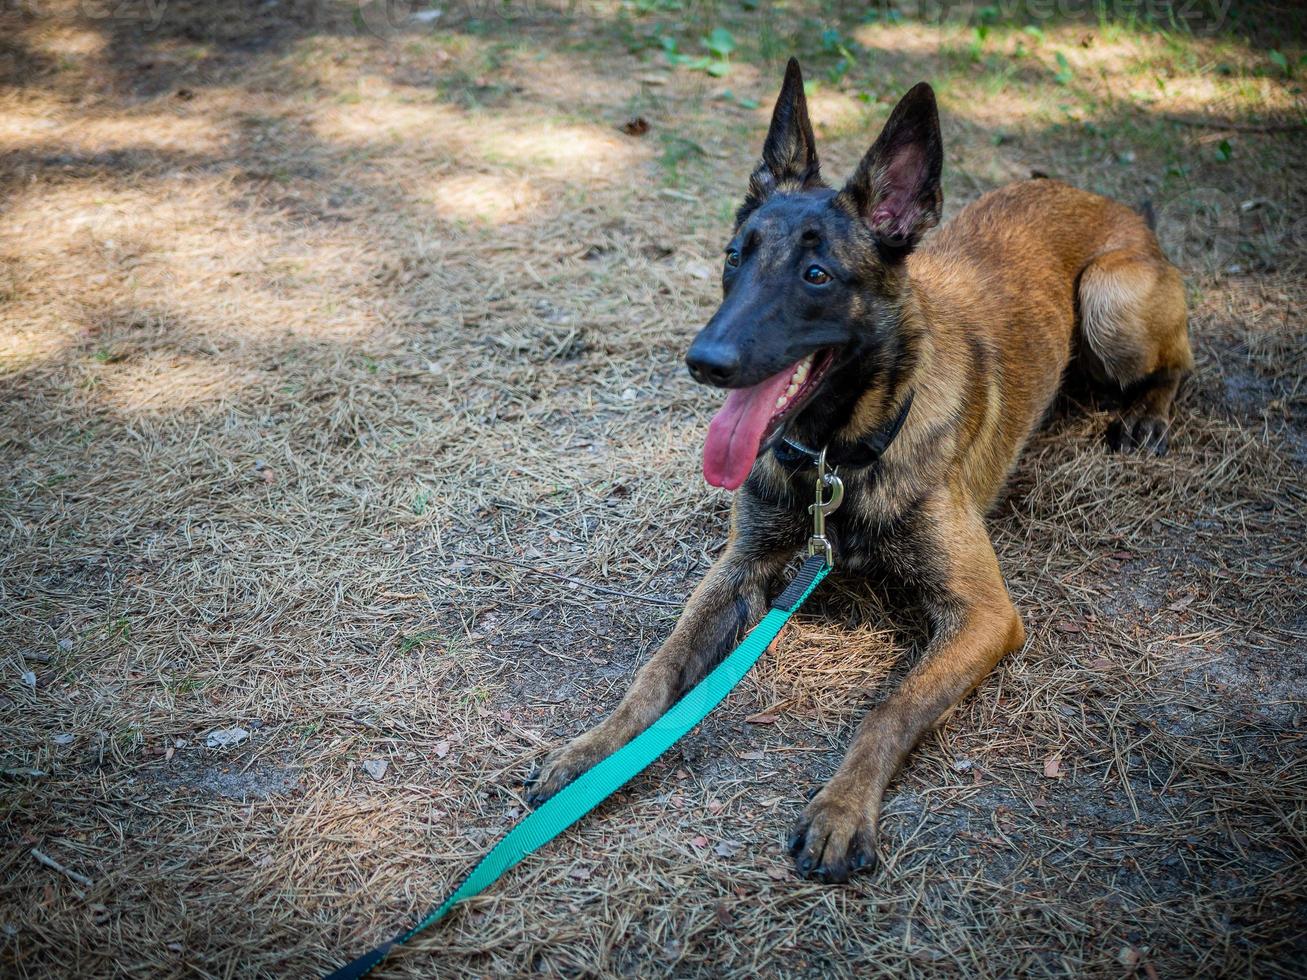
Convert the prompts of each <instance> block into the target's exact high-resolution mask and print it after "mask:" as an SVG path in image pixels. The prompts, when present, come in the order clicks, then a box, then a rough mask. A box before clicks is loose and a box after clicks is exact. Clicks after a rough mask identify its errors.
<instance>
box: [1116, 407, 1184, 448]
mask: <svg viewBox="0 0 1307 980" xmlns="http://www.w3.org/2000/svg"><path fill="white" fill-rule="evenodd" d="M1170 428H1171V426H1170V423H1169V422H1167V420H1166V419H1164V418H1162V417H1161V416H1160V415H1134V416H1131V415H1127V416H1123V417H1122V418H1119V419H1117V420H1116V421H1114V422H1113V423H1112V424H1111V425H1109V426H1108V428H1107V444H1108V446H1109V447H1111V449H1112V450H1113V451H1114V452H1118V453H1129V452H1137V451H1140V450H1151V451H1152V452H1153V453H1154V454H1155V455H1157V456H1165V455H1166V449H1167V433H1168V431H1169V430H1170Z"/></svg>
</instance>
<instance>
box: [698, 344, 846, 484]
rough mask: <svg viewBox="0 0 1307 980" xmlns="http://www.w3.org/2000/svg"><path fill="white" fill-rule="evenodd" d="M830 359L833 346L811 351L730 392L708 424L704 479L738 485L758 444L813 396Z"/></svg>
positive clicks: (744, 476)
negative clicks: (784, 366)
mask: <svg viewBox="0 0 1307 980" xmlns="http://www.w3.org/2000/svg"><path fill="white" fill-rule="evenodd" d="M834 360H835V351H834V350H833V349H832V348H825V349H824V350H818V351H813V352H812V353H811V354H809V355H808V356H807V357H805V358H804V359H803V360H801V361H799V363H797V364H792V365H790V366H789V367H787V368H786V369H785V370H784V371H781V372H779V373H777V374H774V375H772V376H771V377H770V378H768V379H767V380H766V381H761V382H759V383H758V384H756V385H754V386H753V387H752V388H737V389H735V390H734V391H732V392H731V394H730V396H729V397H728V398H727V399H726V404H725V405H723V406H722V407H721V410H720V411H719V412H718V413H717V415H716V416H715V417H714V418H713V420H712V424H711V425H709V426H708V440H707V441H706V442H705V443H704V447H703V475H704V479H706V480H707V481H708V482H709V483H711V484H712V485H713V486H715V487H724V488H725V489H727V490H735V489H736V488H738V487H739V486H740V484H742V483H743V482H744V480H745V478H746V477H747V476H748V475H749V471H750V470H751V469H753V461H754V460H755V459H757V458H758V449H759V447H761V446H762V444H763V442H764V441H766V439H767V437H768V436H770V435H771V434H772V433H773V432H775V431H776V430H777V429H778V428H779V427H780V426H781V425H782V424H783V423H784V422H785V420H786V419H788V418H789V417H790V416H792V415H793V414H794V413H795V412H797V411H798V410H799V409H800V408H802V407H803V406H804V404H805V403H806V402H807V401H808V400H809V399H810V398H811V397H812V396H813V394H814V393H815V392H816V390H817V386H818V385H819V384H820V383H821V379H822V376H823V375H825V373H826V372H827V371H828V370H829V369H830V366H831V364H832V363H833V362H834Z"/></svg>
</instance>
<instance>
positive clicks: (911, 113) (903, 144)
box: [839, 82, 944, 257]
mask: <svg viewBox="0 0 1307 980" xmlns="http://www.w3.org/2000/svg"><path fill="white" fill-rule="evenodd" d="M943 165H944V144H943V140H942V139H941V137H940V133H939V111H938V110H937V109H936V108H935V92H934V90H933V89H932V88H931V87H930V86H929V85H927V84H926V83H925V82H919V83H917V84H916V85H914V86H913V87H912V90H911V91H910V92H908V94H907V95H905V96H903V98H902V99H900V100H899V104H898V105H896V106H895V107H894V111H893V112H892V113H890V117H889V121H888V122H886V123H885V128H884V129H883V130H881V133H880V136H878V137H877V138H876V142H875V143H873V144H872V145H871V149H870V150H868V151H867V155H866V156H864V157H863V158H862V162H861V163H860V164H858V169H857V170H855V171H854V172H853V176H852V177H850V178H849V182H848V183H847V184H845V185H844V189H843V190H841V191H840V193H839V197H840V200H841V201H842V202H843V203H844V204H845V205H846V206H847V207H849V208H850V209H851V210H852V211H854V212H855V213H856V214H858V215H859V216H861V218H862V220H864V221H865V222H867V224H868V226H870V228H871V230H872V231H873V232H874V233H875V235H876V238H877V240H878V241H879V242H880V245H881V249H882V251H883V252H885V253H886V254H887V255H889V256H890V257H902V256H903V255H906V254H907V253H908V252H910V251H911V250H912V248H913V247H914V246H915V245H916V244H917V242H918V240H920V238H921V236H922V235H923V234H924V233H925V232H926V231H927V230H929V229H930V228H933V227H934V226H935V225H937V224H939V214H940V209H941V207H942V206H943V203H944V198H943V195H942V194H941V193H940V189H939V175H940V171H941V170H942V169H943Z"/></svg>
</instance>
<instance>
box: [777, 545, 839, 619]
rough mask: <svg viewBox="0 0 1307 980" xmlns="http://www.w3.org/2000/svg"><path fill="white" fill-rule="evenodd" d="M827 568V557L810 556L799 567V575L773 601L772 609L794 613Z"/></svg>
mask: <svg viewBox="0 0 1307 980" xmlns="http://www.w3.org/2000/svg"><path fill="white" fill-rule="evenodd" d="M825 567H826V556H825V555H810V556H809V557H808V558H807V559H806V560H805V561H804V563H803V564H802V565H800V566H799V571H798V574H796V575H795V576H794V578H793V579H792V580H791V581H790V584H789V585H787V586H786V587H785V591H784V592H782V593H781V594H780V595H778V596H777V597H776V598H775V599H773V600H772V601H771V607H772V608H773V609H783V610H785V612H794V610H795V609H796V608H797V607H798V605H799V603H800V602H802V601H803V597H804V596H806V595H807V594H808V590H809V589H811V588H812V583H813V581H814V580H815V579H816V578H817V576H818V575H820V574H821V572H822V569H824V568H825Z"/></svg>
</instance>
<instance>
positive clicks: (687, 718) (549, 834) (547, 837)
mask: <svg viewBox="0 0 1307 980" xmlns="http://www.w3.org/2000/svg"><path fill="white" fill-rule="evenodd" d="M828 572H830V565H829V564H827V562H826V556H825V555H824V554H818V555H813V556H812V557H810V558H808V559H807V560H806V561H805V562H804V563H803V565H802V567H801V568H800V569H799V572H798V574H797V575H796V576H795V577H794V580H793V581H792V582H790V584H789V585H788V586H787V587H786V589H785V591H784V592H782V593H781V594H780V595H779V596H778V597H777V598H776V599H775V600H774V601H773V602H772V606H771V609H770V610H768V612H767V615H766V616H764V617H763V618H762V620H761V621H760V622H759V623H758V625H757V626H755V627H754V628H753V629H752V630H750V631H749V634H748V635H747V636H746V637H745V638H744V640H743V641H742V642H741V643H740V645H739V646H737V647H736V648H735V649H734V650H732V651H731V653H730V654H729V655H728V656H727V657H726V659H725V660H723V661H722V662H721V663H720V664H718V665H717V667H716V668H714V669H713V670H712V672H711V673H709V674H708V676H707V677H705V678H704V679H703V680H701V681H700V682H699V683H698V684H696V685H695V686H694V687H693V688H691V689H690V691H689V692H688V693H687V694H686V695H685V696H684V697H683V698H681V700H679V701H677V702H676V704H674V705H672V707H671V708H669V709H668V710H667V713H666V714H664V715H663V716H662V717H661V718H659V719H658V720H657V721H655V722H654V723H653V724H652V725H651V726H650V727H649V728H647V729H645V730H644V731H643V732H641V733H640V734H639V735H637V736H636V737H635V738H633V739H632V740H631V741H630V742H628V743H627V744H626V745H624V746H623V747H622V748H620V749H618V750H617V751H616V752H614V753H613V754H612V755H610V756H608V758H606V759H604V760H603V761H602V762H600V763H598V764H596V765H595V766H594V767H593V768H592V769H589V770H587V771H586V772H584V773H582V774H581V775H580V776H578V777H577V778H576V779H575V780H574V781H573V782H571V783H569V784H568V785H567V786H565V787H563V788H562V789H561V790H559V791H558V793H557V794H556V795H554V796H551V797H550V798H549V799H548V800H546V801H545V802H544V803H543V804H541V805H540V807H539V808H538V809H536V810H533V811H531V812H530V813H528V814H527V815H526V816H524V817H523V818H522V819H521V820H519V821H518V822H517V823H516V824H514V825H513V827H512V828H510V829H509V831H508V833H506V834H505V835H504V836H503V837H502V838H500V840H499V843H498V844H496V845H495V846H494V847H493V848H491V849H490V852H489V853H488V854H486V856H485V857H483V858H482V859H481V861H480V862H479V863H478V864H477V865H476V867H474V868H473V869H472V870H471V872H469V873H468V875H467V876H466V877H465V878H464V879H463V880H462V881H461V882H460V883H459V884H458V886H457V887H456V888H455V889H454V890H453V891H452V892H450V893H449V895H448V896H447V897H446V898H445V900H444V901H442V902H441V903H440V904H439V905H438V906H436V908H435V909H433V910H432V911H431V912H430V913H429V914H428V915H427V916H426V917H425V918H424V919H422V921H420V922H419V923H418V924H417V925H415V926H414V927H413V928H412V929H409V930H407V931H406V932H401V933H400V934H399V935H398V936H396V937H395V938H394V939H392V940H390V941H389V942H387V943H383V944H382V945H380V946H378V947H377V948H376V949H374V950H372V951H371V952H368V953H365V954H363V955H362V956H360V957H359V958H358V959H356V960H354V961H353V962H352V963H348V964H346V965H345V966H343V967H341V968H340V969H339V970H337V971H336V972H334V973H331V974H329V975H328V976H327V977H326V980H355V978H357V977H362V976H365V975H366V974H367V973H368V972H369V971H370V970H371V969H372V968H373V967H374V966H376V965H377V964H378V963H380V962H381V961H382V960H383V959H385V957H386V954H387V953H389V952H390V951H391V950H392V949H394V948H395V947H396V946H402V945H403V944H404V943H406V942H408V941H409V940H410V939H412V938H413V937H414V936H416V935H417V934H418V933H419V932H421V931H422V930H423V929H426V928H427V927H428V926H430V925H432V924H434V923H436V922H438V921H439V920H440V919H442V918H443V917H444V915H445V913H447V912H448V911H449V910H450V909H452V908H453V907H454V906H455V905H457V904H458V903H459V902H461V901H463V900H464V899H466V898H471V897H472V896H473V895H477V894H479V893H481V892H482V891H484V890H485V889H487V888H489V887H490V886H491V885H493V884H494V883H495V882H496V881H498V880H499V878H500V876H501V875H503V874H504V872H505V871H507V870H508V869H509V868H511V867H512V866H513V865H515V864H517V863H518V862H519V861H521V860H522V858H524V857H526V856H527V855H528V854H530V853H531V852H532V851H535V850H537V849H539V848H541V847H543V846H544V845H545V844H547V843H549V842H550V841H551V840H553V839H554V838H555V837H557V836H558V835H559V834H561V833H562V832H563V831H564V830H566V829H567V828H568V827H570V826H572V824H574V823H576V822H577V821H578V820H580V819H581V818H582V817H584V816H585V815H586V814H587V813H589V812H590V811H591V810H593V809H594V808H595V807H597V806H598V805H599V804H600V803H602V802H603V801H604V800H606V799H607V798H608V797H610V796H612V795H613V793H615V792H617V790H619V789H621V788H622V787H623V786H624V785H626V783H628V782H630V781H631V780H632V779H634V778H635V777H636V776H638V775H639V774H640V773H641V772H643V771H644V770H645V769H646V768H648V766H649V765H650V764H651V763H652V762H653V761H654V760H655V759H657V758H658V757H659V756H660V755H662V754H663V753H664V752H666V751H667V750H668V749H669V748H671V747H672V745H673V744H675V743H676V742H677V741H678V740H679V739H680V738H681V736H682V735H684V734H685V733H686V732H688V731H689V730H690V729H691V728H693V727H694V726H695V725H697V724H698V723H699V722H701V721H703V719H704V718H705V717H706V716H707V714H708V712H710V711H712V709H713V708H715V707H717V705H718V704H719V703H720V702H721V701H722V699H723V698H725V697H726V695H728V694H729V693H730V692H731V691H732V690H733V689H734V688H735V686H736V685H737V684H739V683H740V681H741V679H743V677H744V675H745V674H746V673H748V671H749V668H750V667H752V666H753V665H754V664H755V663H757V662H758V658H759V657H761V656H762V654H763V651H764V650H766V649H767V647H768V646H770V645H771V642H772V640H774V639H776V636H777V634H779V633H780V631H781V628H782V627H783V626H784V625H785V624H786V623H787V622H789V620H790V617H791V616H793V615H794V614H795V613H796V612H798V610H799V607H800V606H802V605H803V604H804V602H806V601H807V599H808V596H810V595H811V594H812V590H813V589H815V588H816V587H817V586H818V585H819V584H820V583H821V580H822V579H824V578H825V577H826V575H827V573H828Z"/></svg>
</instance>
